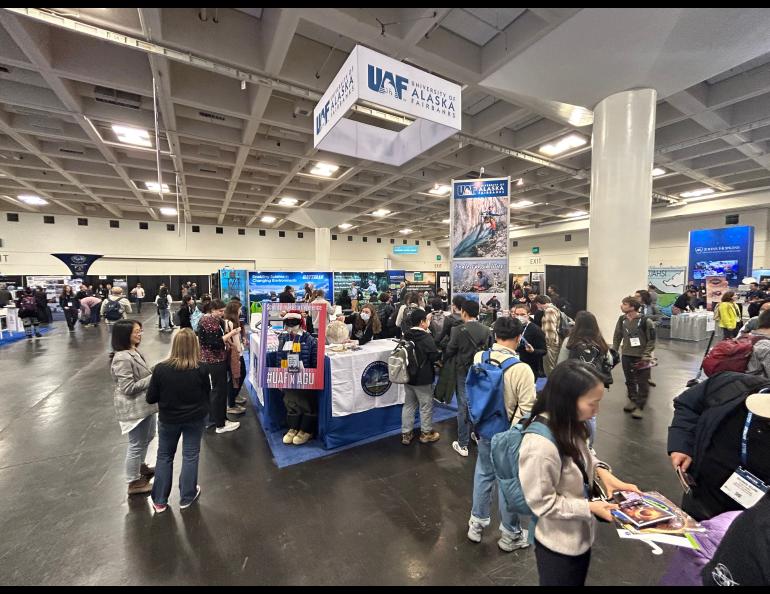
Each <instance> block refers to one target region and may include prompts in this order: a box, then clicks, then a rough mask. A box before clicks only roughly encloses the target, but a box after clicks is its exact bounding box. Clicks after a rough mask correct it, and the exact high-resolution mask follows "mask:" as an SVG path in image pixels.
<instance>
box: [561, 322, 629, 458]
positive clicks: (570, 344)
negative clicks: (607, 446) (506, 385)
mask: <svg viewBox="0 0 770 594" xmlns="http://www.w3.org/2000/svg"><path fill="white" fill-rule="evenodd" d="M568 359H577V360H579V361H583V362H584V363H588V364H590V365H591V366H592V367H593V368H594V369H596V371H598V372H599V375H601V376H602V378H603V380H604V387H605V388H609V387H610V385H611V384H612V369H613V368H614V367H615V365H617V364H618V361H620V356H619V355H618V353H617V352H613V350H612V349H611V348H610V347H609V346H608V345H607V341H606V340H604V337H603V336H602V331H601V330H599V323H598V322H597V321H596V316H595V315H594V314H592V313H591V312H589V311H581V312H578V315H577V316H575V325H574V326H573V327H572V330H571V331H570V334H569V337H568V338H567V340H565V341H564V344H562V346H561V351H560V352H559V359H558V361H557V363H562V362H563V361H567V360H568ZM588 425H589V428H590V429H591V439H590V442H591V445H593V443H594V436H595V434H596V417H593V418H592V419H591V420H590V421H589V422H588Z"/></svg>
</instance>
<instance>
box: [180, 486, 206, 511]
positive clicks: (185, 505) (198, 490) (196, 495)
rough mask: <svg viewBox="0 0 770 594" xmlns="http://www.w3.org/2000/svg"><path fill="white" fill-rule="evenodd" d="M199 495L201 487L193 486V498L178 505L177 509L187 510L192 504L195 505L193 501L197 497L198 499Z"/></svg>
mask: <svg viewBox="0 0 770 594" xmlns="http://www.w3.org/2000/svg"><path fill="white" fill-rule="evenodd" d="M200 495H201V486H200V485H196V486H195V497H193V498H192V501H188V502H187V503H180V504H179V509H187V508H188V507H190V506H191V505H192V504H193V503H195V501H196V500H197V499H198V497H200Z"/></svg>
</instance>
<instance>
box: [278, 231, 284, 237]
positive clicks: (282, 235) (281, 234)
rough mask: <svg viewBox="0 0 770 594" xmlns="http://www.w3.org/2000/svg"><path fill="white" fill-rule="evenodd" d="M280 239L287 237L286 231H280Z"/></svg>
mask: <svg viewBox="0 0 770 594" xmlns="http://www.w3.org/2000/svg"><path fill="white" fill-rule="evenodd" d="M278 237H286V231H279V232H278Z"/></svg>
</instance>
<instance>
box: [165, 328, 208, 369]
mask: <svg viewBox="0 0 770 594" xmlns="http://www.w3.org/2000/svg"><path fill="white" fill-rule="evenodd" d="M200 358H201V347H200V344H198V337H197V336H195V332H193V331H192V330H190V328H182V329H181V330H180V331H179V333H178V334H177V335H176V336H174V342H173V343H172V344H171V353H170V354H169V356H168V359H166V360H165V361H164V363H165V364H166V365H170V366H171V367H173V368H174V369H179V370H184V369H196V368H197V367H198V365H199V364H200Z"/></svg>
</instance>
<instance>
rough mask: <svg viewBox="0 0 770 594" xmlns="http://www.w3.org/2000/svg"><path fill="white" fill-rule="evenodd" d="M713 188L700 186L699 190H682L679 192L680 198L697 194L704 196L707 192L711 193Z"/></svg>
mask: <svg viewBox="0 0 770 594" xmlns="http://www.w3.org/2000/svg"><path fill="white" fill-rule="evenodd" d="M714 192H715V190H714V188H700V189H699V190H690V191H689V192H682V193H681V194H679V196H681V197H682V198H698V197H699V196H706V195H707V194H713V193H714Z"/></svg>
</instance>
